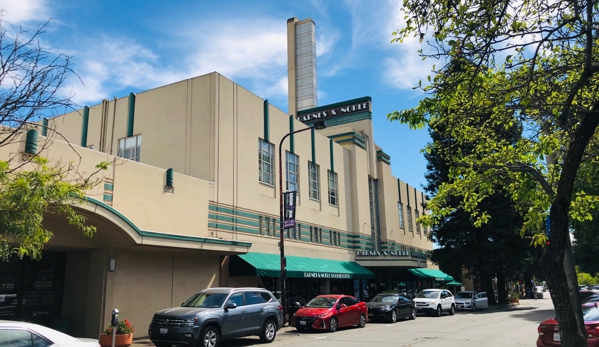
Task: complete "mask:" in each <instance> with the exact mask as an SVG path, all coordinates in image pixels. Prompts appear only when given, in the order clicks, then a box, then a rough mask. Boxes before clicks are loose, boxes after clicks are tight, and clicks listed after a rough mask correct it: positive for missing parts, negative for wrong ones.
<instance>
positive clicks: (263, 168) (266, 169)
mask: <svg viewBox="0 0 599 347" xmlns="http://www.w3.org/2000/svg"><path fill="white" fill-rule="evenodd" d="M274 162H275V145H273V144H272V143H270V142H268V141H264V140H262V139H258V175H259V180H260V182H262V183H266V184H269V185H271V186H274V185H275V178H274V176H275V173H274Z"/></svg>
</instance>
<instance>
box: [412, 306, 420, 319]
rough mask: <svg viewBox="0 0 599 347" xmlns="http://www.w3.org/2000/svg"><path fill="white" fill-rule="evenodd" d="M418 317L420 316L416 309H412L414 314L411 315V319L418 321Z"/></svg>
mask: <svg viewBox="0 0 599 347" xmlns="http://www.w3.org/2000/svg"><path fill="white" fill-rule="evenodd" d="M417 315H418V312H417V311H416V307H412V314H411V315H410V319H412V320H414V319H416V316H417Z"/></svg>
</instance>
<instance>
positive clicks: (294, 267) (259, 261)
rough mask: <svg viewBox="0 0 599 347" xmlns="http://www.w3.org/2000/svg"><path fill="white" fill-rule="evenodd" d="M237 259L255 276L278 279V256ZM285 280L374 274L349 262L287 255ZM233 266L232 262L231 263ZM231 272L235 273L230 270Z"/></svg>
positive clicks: (255, 255)
mask: <svg viewBox="0 0 599 347" xmlns="http://www.w3.org/2000/svg"><path fill="white" fill-rule="evenodd" d="M237 257H239V258H241V259H243V260H244V261H245V262H247V263H248V264H249V265H251V266H252V267H254V269H255V275H258V276H264V277H280V275H281V257H280V256H279V255H278V254H267V253H246V254H240V255H238V256H237ZM285 258H286V259H287V278H338V279H354V278H355V279H359V278H374V273H372V272H371V271H370V270H368V269H366V268H365V267H362V266H361V265H359V264H358V263H354V262H351V261H340V260H328V259H317V258H306V257H297V256H292V255H288V256H285ZM232 264H233V262H232ZM231 272H232V273H234V272H237V271H235V270H234V269H231Z"/></svg>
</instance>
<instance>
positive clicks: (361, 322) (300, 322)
mask: <svg viewBox="0 0 599 347" xmlns="http://www.w3.org/2000/svg"><path fill="white" fill-rule="evenodd" d="M367 321H368V308H367V307H366V303H365V302H364V301H360V300H358V299H357V298H355V297H353V296H350V295H343V294H327V295H318V296H317V297H315V298H314V299H312V300H310V301H309V302H308V303H307V304H306V305H305V306H304V307H302V308H300V309H299V310H297V311H296V312H295V314H294V315H293V318H292V322H291V323H292V325H293V326H295V328H296V329H297V330H299V331H302V330H307V329H317V330H329V331H336V330H337V329H338V328H343V327H348V326H352V325H357V326H358V327H360V328H363V327H364V326H365V325H366V322H367Z"/></svg>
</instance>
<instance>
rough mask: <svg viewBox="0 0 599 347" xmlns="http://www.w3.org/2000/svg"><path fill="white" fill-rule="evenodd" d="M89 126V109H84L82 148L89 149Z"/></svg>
mask: <svg viewBox="0 0 599 347" xmlns="http://www.w3.org/2000/svg"><path fill="white" fill-rule="evenodd" d="M88 126H89V107H87V106H85V107H83V123H82V124H81V147H87V128H88Z"/></svg>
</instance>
